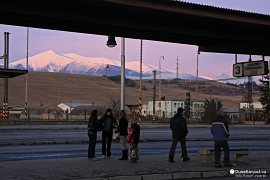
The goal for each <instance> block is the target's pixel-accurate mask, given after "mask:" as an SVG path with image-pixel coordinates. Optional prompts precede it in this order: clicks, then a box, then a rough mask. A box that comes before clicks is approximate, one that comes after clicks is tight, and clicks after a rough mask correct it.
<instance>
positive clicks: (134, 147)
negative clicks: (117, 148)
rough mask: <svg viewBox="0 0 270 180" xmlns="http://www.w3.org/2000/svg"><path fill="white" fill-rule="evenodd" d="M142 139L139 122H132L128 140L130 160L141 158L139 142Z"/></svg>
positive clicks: (134, 160)
mask: <svg viewBox="0 0 270 180" xmlns="http://www.w3.org/2000/svg"><path fill="white" fill-rule="evenodd" d="M139 140H140V126H139V125H138V124H137V123H132V124H131V127H130V129H129V134H128V142H129V143H130V145H129V159H130V162H137V160H139V153H138V143H139Z"/></svg>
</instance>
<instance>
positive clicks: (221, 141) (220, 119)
mask: <svg viewBox="0 0 270 180" xmlns="http://www.w3.org/2000/svg"><path fill="white" fill-rule="evenodd" d="M211 134H212V135H213V137H214V141H215V167H216V168H220V167H221V164H220V158H221V148H223V150H224V166H227V167H231V166H232V164H231V162H230V148H229V145H228V138H229V126H228V121H227V120H226V119H225V117H224V115H223V112H222V111H219V112H218V115H217V117H216V119H215V121H214V122H213V123H212V126H211Z"/></svg>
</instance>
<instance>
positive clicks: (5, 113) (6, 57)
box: [3, 32, 10, 119]
mask: <svg viewBox="0 0 270 180" xmlns="http://www.w3.org/2000/svg"><path fill="white" fill-rule="evenodd" d="M4 34H5V42H4V68H5V69H8V63H9V34H10V33H9V32H5V33H4ZM3 119H9V110H8V78H5V79H4V102H3Z"/></svg>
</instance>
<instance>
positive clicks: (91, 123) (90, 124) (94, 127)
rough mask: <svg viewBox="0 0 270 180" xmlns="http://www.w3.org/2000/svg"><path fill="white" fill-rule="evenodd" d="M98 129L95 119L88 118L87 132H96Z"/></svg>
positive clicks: (98, 125)
mask: <svg viewBox="0 0 270 180" xmlns="http://www.w3.org/2000/svg"><path fill="white" fill-rule="evenodd" d="M99 128H100V124H99V121H98V119H97V117H92V116H91V117H90V118H89V121H88V130H89V131H98V130H99Z"/></svg>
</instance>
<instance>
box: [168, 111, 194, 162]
mask: <svg viewBox="0 0 270 180" xmlns="http://www.w3.org/2000/svg"><path fill="white" fill-rule="evenodd" d="M182 113H183V108H181V107H179V108H178V109H177V114H175V115H174V116H173V117H172V119H171V123H170V128H171V130H172V145H171V148H170V154H169V160H168V161H169V162H174V154H175V149H176V146H177V143H178V141H180V144H181V149H182V159H183V161H189V160H190V158H189V157H188V154H187V147H186V136H187V134H188V129H187V122H186V119H185V118H184V117H183V114H182Z"/></svg>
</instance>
